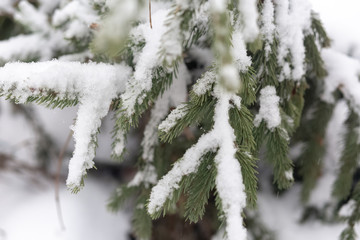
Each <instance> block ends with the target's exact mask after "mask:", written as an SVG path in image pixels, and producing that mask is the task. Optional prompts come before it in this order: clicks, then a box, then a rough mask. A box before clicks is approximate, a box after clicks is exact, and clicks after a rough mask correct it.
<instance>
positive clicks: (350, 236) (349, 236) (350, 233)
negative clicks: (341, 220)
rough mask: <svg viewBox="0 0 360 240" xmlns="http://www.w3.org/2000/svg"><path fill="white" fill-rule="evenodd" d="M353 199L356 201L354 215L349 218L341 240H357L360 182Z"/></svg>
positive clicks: (359, 212) (359, 218)
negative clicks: (356, 226) (356, 225)
mask: <svg viewBox="0 0 360 240" xmlns="http://www.w3.org/2000/svg"><path fill="white" fill-rule="evenodd" d="M351 199H352V200H353V201H355V204H354V206H353V209H352V213H351V215H350V216H349V217H347V219H346V220H347V224H348V226H347V228H345V230H344V231H343V232H342V233H341V236H340V239H341V240H356V239H357V234H356V232H355V229H354V227H355V224H356V223H358V222H359V221H360V182H358V183H357V184H356V186H355V188H354V192H353V194H352V197H351Z"/></svg>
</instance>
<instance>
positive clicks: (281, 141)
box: [266, 128, 293, 189]
mask: <svg viewBox="0 0 360 240" xmlns="http://www.w3.org/2000/svg"><path fill="white" fill-rule="evenodd" d="M267 135H268V136H267V144H266V157H267V159H268V160H269V161H270V162H271V163H272V164H273V166H274V183H276V184H277V187H278V188H279V189H286V188H288V187H290V186H291V184H292V182H293V179H292V166H293V164H292V161H291V159H290V158H289V157H288V150H289V146H288V144H289V143H288V142H289V139H288V138H289V136H288V134H287V132H286V131H285V129H283V128H275V129H274V130H273V131H269V132H268V134H267ZM289 175H290V176H289Z"/></svg>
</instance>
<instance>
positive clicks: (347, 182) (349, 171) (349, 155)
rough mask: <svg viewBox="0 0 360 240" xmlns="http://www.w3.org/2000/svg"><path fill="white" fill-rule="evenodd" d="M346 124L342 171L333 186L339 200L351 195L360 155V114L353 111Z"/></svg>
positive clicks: (334, 193) (341, 160)
mask: <svg viewBox="0 0 360 240" xmlns="http://www.w3.org/2000/svg"><path fill="white" fill-rule="evenodd" d="M346 124H347V128H348V129H347V134H346V136H345V148H344V150H343V152H342V156H341V159H340V163H341V167H340V171H339V173H338V176H337V179H336V181H335V182H334V186H333V195H334V196H336V197H337V198H338V199H339V200H346V199H347V198H348V196H349V195H350V191H351V188H352V185H353V177H354V174H355V171H356V167H357V166H358V159H359V157H360V144H359V139H360V138H359V137H360V136H359V132H358V128H359V116H357V115H356V114H355V112H351V114H350V116H349V118H348V120H347V123H346Z"/></svg>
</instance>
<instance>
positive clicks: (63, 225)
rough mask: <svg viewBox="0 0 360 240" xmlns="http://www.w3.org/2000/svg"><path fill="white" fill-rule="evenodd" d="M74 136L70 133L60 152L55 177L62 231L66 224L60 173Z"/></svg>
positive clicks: (57, 208) (58, 213) (57, 206)
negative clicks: (60, 190)
mask: <svg viewBox="0 0 360 240" xmlns="http://www.w3.org/2000/svg"><path fill="white" fill-rule="evenodd" d="M72 135H73V131H70V133H69V135H68V137H67V139H66V141H65V144H64V146H63V148H62V149H61V151H60V154H59V158H58V164H57V170H56V176H55V201H56V210H57V215H58V219H59V223H60V227H61V230H63V231H64V230H65V224H64V219H63V216H62V211H61V204H60V197H59V196H60V194H59V185H60V173H61V167H62V162H63V158H64V154H65V151H66V149H67V147H68V145H69V143H70V140H71V137H72Z"/></svg>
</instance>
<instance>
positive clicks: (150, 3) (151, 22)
mask: <svg viewBox="0 0 360 240" xmlns="http://www.w3.org/2000/svg"><path fill="white" fill-rule="evenodd" d="M149 21H150V28H151V29H152V20H151V0H149Z"/></svg>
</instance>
